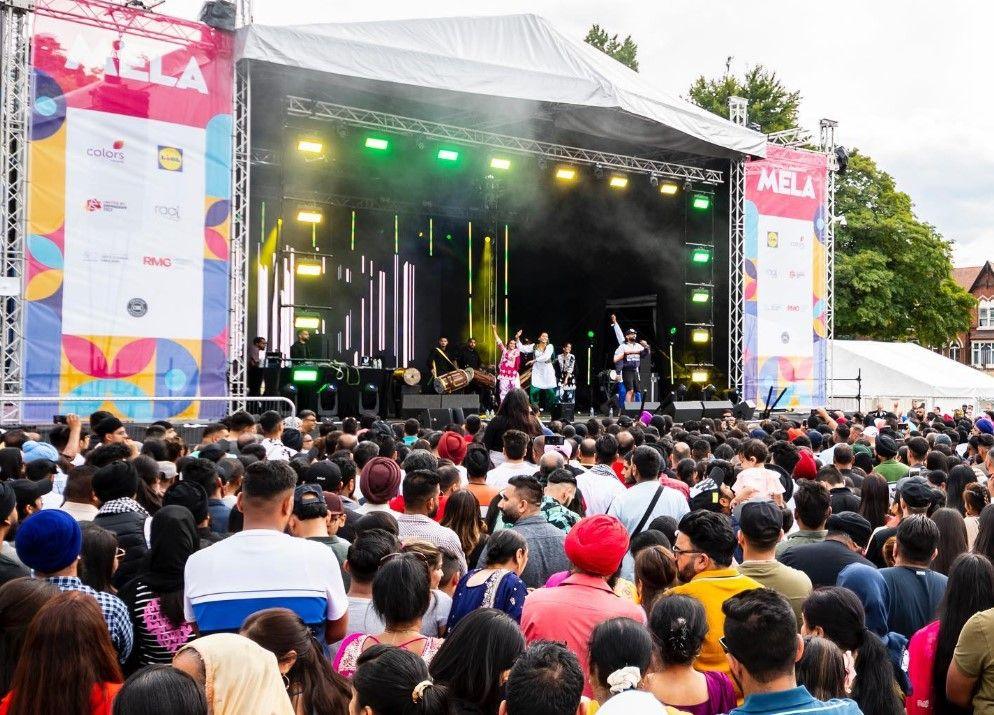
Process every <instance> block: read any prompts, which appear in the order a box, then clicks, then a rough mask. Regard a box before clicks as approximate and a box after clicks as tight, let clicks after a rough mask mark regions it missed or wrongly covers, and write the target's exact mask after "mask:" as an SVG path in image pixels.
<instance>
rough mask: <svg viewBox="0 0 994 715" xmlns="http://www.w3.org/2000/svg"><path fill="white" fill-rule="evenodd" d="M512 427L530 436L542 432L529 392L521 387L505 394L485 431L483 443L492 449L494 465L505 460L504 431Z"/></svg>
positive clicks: (535, 435) (491, 455) (491, 456)
mask: <svg viewBox="0 0 994 715" xmlns="http://www.w3.org/2000/svg"><path fill="white" fill-rule="evenodd" d="M510 429H516V430H520V431H522V432H524V433H525V434H527V435H528V436H529V437H537V436H538V435H540V434H542V426H541V425H540V424H539V422H538V420H537V419H535V417H534V416H532V412H531V403H530V402H529V401H528V393H527V392H525V391H524V390H522V389H521V388H516V389H514V390H511V391H510V392H508V393H507V395H505V396H504V399H503V400H501V403H500V407H498V408H497V414H496V415H494V418H493V419H492V420H490V422H488V423H487V427H486V429H485V430H484V431H483V445H484V446H485V447H486V448H487V449H489V450H490V458H491V460H492V461H493V462H494V466H497V465H498V464H502V463H503V462H504V433H505V432H507V431H508V430H510Z"/></svg>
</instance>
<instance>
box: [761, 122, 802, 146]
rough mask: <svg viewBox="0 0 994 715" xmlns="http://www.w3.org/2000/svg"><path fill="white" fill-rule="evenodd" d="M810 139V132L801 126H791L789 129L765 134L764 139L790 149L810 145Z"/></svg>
mask: <svg viewBox="0 0 994 715" xmlns="http://www.w3.org/2000/svg"><path fill="white" fill-rule="evenodd" d="M811 139H812V137H811V132H809V131H808V130H807V129H802V128H801V127H791V128H790V129H784V130H783V131H779V132H773V133H772V134H767V135H766V140H767V141H768V142H770V143H771V144H779V145H780V146H786V147H791V148H792V149H796V148H799V147H805V146H810V145H811Z"/></svg>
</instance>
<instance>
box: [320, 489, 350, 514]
mask: <svg viewBox="0 0 994 715" xmlns="http://www.w3.org/2000/svg"><path fill="white" fill-rule="evenodd" d="M324 503H325V506H327V507H328V513H329V514H331V515H332V516H339V515H341V514H344V513H345V505H344V504H342V498H341V497H340V496H338V495H337V494H332V493H331V492H325V493H324Z"/></svg>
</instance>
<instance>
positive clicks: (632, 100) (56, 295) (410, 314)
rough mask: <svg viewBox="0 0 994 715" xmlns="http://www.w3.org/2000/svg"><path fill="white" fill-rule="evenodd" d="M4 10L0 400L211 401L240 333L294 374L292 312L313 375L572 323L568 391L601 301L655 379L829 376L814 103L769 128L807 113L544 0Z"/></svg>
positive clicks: (162, 413)
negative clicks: (702, 86) (632, 62)
mask: <svg viewBox="0 0 994 715" xmlns="http://www.w3.org/2000/svg"><path fill="white" fill-rule="evenodd" d="M3 13H4V14H3V28H4V32H5V38H6V41H5V42H4V45H3V52H4V60H5V61H4V65H3V68H4V69H3V71H4V77H3V79H4V87H5V88H9V89H10V91H8V92H6V93H5V95H4V114H3V119H2V126H0V132H2V134H3V139H4V143H3V145H2V146H3V150H2V152H0V163H2V164H3V167H2V168H3V171H4V172H5V174H4V175H5V176H6V177H8V178H9V179H10V182H9V190H10V191H9V193H10V196H11V200H10V201H9V202H6V203H5V204H4V205H3V206H0V212H2V218H3V220H4V226H5V228H6V240H7V251H6V252H5V253H4V261H5V263H4V272H5V275H6V276H7V277H8V279H9V282H10V283H11V285H12V286H15V284H17V285H19V286H20V291H19V292H18V291H17V290H14V289H12V288H10V287H4V286H0V288H3V290H5V291H7V299H6V300H5V301H4V315H3V317H4V321H5V330H3V331H2V332H0V341H2V344H0V352H2V361H0V363H2V365H0V368H2V371H3V374H2V376H0V378H2V379H0V402H2V403H3V412H2V414H0V420H3V419H7V420H11V419H18V418H20V417H29V418H30V419H32V420H40V419H45V417H44V416H45V415H50V414H53V413H62V412H66V411H77V412H84V413H85V412H88V411H90V410H92V409H96V408H97V407H99V406H103V407H105V408H109V409H112V410H115V411H117V412H119V413H121V414H123V415H125V416H127V417H129V418H131V419H133V420H136V421H142V420H149V419H153V418H198V417H199V418H208V417H212V416H216V415H217V414H219V413H221V412H224V411H226V410H227V409H231V408H235V407H239V406H242V405H244V404H246V403H245V397H246V394H247V387H248V380H247V377H248V364H247V350H248V346H249V344H250V342H251V339H252V338H253V337H254V336H256V335H261V336H264V337H266V338H268V339H269V344H270V350H274V351H276V352H278V353H279V354H280V355H279V356H277V357H276V358H275V359H274V362H272V368H271V369H272V370H274V371H275V372H276V374H277V375H278V376H279V377H278V378H277V379H274V380H267V385H268V383H270V382H271V383H272V385H268V389H269V391H270V394H277V395H284V396H285V395H288V394H291V393H292V391H291V390H290V389H289V388H288V387H287V385H288V384H290V385H292V384H294V376H293V375H292V374H290V375H289V380H287V379H285V377H284V376H283V373H282V372H281V368H284V369H285V368H287V367H288V365H287V363H286V357H287V356H288V353H289V349H290V346H291V344H292V342H293V340H294V335H295V330H296V329H298V328H303V327H306V328H309V329H310V330H311V331H312V332H313V333H315V334H316V335H315V338H314V339H313V342H312V347H313V351H312V353H311V355H310V356H309V358H308V360H307V362H308V363H314V364H316V366H317V367H318V368H320V369H319V370H318V371H317V373H318V374H317V375H314V374H313V373H314V371H311V377H312V379H313V380H314V381H320V383H319V384H318V385H317V386H313V387H308V388H306V389H320V388H321V387H323V386H324V385H325V384H333V383H334V381H335V380H338V381H339V383H338V384H340V385H344V386H345V387H348V388H355V387H358V388H360V389H362V390H364V391H366V392H368V391H370V390H366V387H367V386H373V388H374V389H372V390H371V391H373V392H376V393H377V397H378V398H382V399H380V402H382V403H387V402H389V396H388V395H387V394H386V393H387V392H389V390H387V389H386V388H384V387H382V385H384V384H386V385H389V386H391V387H393V386H395V381H393V380H392V377H390V376H391V375H392V371H393V370H394V369H396V368H398V367H407V366H409V365H415V366H418V367H421V368H423V367H424V362H425V360H426V357H427V354H428V352H429V350H430V348H431V346H433V345H434V343H435V341H436V339H437V338H438V337H439V336H441V335H444V336H446V337H448V338H449V340H450V342H451V343H452V344H453V345H454V346H459V345H461V344H463V343H464V342H465V340H466V339H468V338H469V337H474V338H476V339H477V341H478V343H479V344H480V353H481V355H482V357H483V362H484V364H493V363H494V362H495V361H496V358H497V355H496V353H495V347H494V344H493V341H492V338H491V330H490V325H491V324H495V325H497V326H498V329H499V331H500V333H501V335H503V336H505V337H506V336H508V335H513V333H514V332H516V331H517V330H518V329H521V330H523V331H524V333H525V335H526V336H528V337H531V338H535V337H537V336H538V334H539V333H540V332H543V331H545V332H548V333H549V335H550V338H551V342H552V343H553V344H554V345H555V346H556V347H557V348H559V347H561V346H562V345H563V344H564V343H566V342H569V343H571V344H572V346H573V351H574V353H575V354H576V355H577V367H576V374H577V383H578V389H577V402H578V404H579V408H580V411H581V412H585V411H586V410H587V409H588V403H589V402H590V392H589V390H588V385H589V384H590V383H591V382H596V381H597V378H598V374H599V373H600V372H601V371H602V370H603V369H605V368H609V367H611V365H610V355H611V353H612V352H613V350H614V348H615V339H614V336H613V332H612V331H611V330H610V327H609V322H608V316H609V315H610V314H612V313H616V314H617V315H618V318H619V322H620V323H621V324H622V326H623V327H625V328H628V327H634V328H636V329H637V330H638V331H639V334H640V337H641V338H644V339H646V340H648V342H649V343H650V345H651V346H652V360H651V361H646V362H647V364H646V366H645V374H644V375H643V378H642V385H643V387H644V388H645V389H646V392H647V393H648V394H647V397H648V399H650V400H652V398H655V400H653V401H663V400H665V398H666V397H667V395H669V393H670V392H671V390H672V389H674V386H683V387H685V388H686V390H687V393H688V396H695V395H696V394H697V393H699V392H700V391H701V390H702V388H704V387H706V386H708V385H713V386H714V387H715V389H716V391H717V392H718V393H719V394H720V392H721V391H723V390H726V389H729V390H734V391H736V392H738V393H739V394H741V395H742V396H743V397H751V398H753V399H757V400H758V401H761V400H762V397H763V395H765V394H766V393H767V389H768V388H769V387H771V386H776V387H777V388H778V390H779V389H780V388H786V389H787V391H788V392H787V393H786V404H787V405H789V406H795V407H796V406H798V405H803V404H809V403H816V402H818V400H819V398H823V396H824V394H825V375H826V365H827V362H828V360H829V359H830V356H829V355H828V354H827V352H826V348H825V346H826V344H827V341H828V339H830V338H831V333H832V316H831V311H832V303H833V294H832V290H833V282H832V271H833V260H832V251H833V239H832V232H833V228H832V227H833V224H834V216H833V201H834V188H833V187H834V184H833V181H834V178H833V177H834V172H833V169H834V168H835V163H834V154H833V152H834V149H835V140H834V123H833V122H828V121H827V120H826V121H823V123H822V135H821V137H820V146H821V147H822V149H821V151H807V150H801V149H793V148H785V146H787V147H796V146H799V145H802V144H811V143H812V140H811V137H810V136H809V135H808V134H806V133H805V132H802V131H800V130H791V131H789V132H786V133H781V134H779V135H771V136H769V137H768V136H766V135H764V134H762V133H760V132H757V131H754V130H753V129H750V128H747V126H746V124H747V107H746V103H745V101H744V100H740V99H738V98H732V100H731V102H730V115H731V121H729V120H726V119H723V118H721V117H718V116H716V115H713V114H710V113H708V112H706V111H705V110H703V109H700V108H699V107H696V106H694V105H692V104H689V103H688V102H686V101H684V100H682V99H679V98H676V97H673V96H670V95H668V94H666V93H665V92H662V91H660V90H659V89H658V88H657V87H655V86H653V85H652V84H651V83H649V82H648V81H647V80H645V79H644V78H642V77H641V76H639V75H638V74H636V73H634V72H632V71H630V70H628V69H627V68H625V67H624V66H622V65H620V64H619V63H617V62H615V61H614V60H613V59H611V58H609V57H607V56H606V55H604V54H602V53H600V52H599V51H597V50H596V49H594V48H592V47H590V46H589V45H586V44H585V43H582V42H580V41H578V40H576V39H573V38H571V37H568V36H566V35H563V34H561V33H560V32H559V31H558V30H557V29H556V28H554V27H553V26H551V25H550V24H549V23H548V22H546V21H545V20H543V19H542V18H539V17H536V16H532V15H512V16H503V17H481V18H447V19H425V20H413V21H404V22H377V23H356V24H346V25H342V24H339V25H336V24H326V25H320V24H316V25H309V26H301V27H270V26H262V25H249V26H246V27H243V28H241V29H240V30H239V31H238V33H237V35H233V34H231V33H230V32H228V31H226V30H225V29H223V27H221V26H220V25H219V26H218V27H213V26H212V27H208V26H207V25H204V24H201V23H195V22H189V21H185V20H178V19H176V18H170V17H168V16H164V15H156V14H154V13H149V12H147V11H142V10H138V9H134V8H124V7H122V6H121V5H117V4H115V3H109V2H105V1H104V0H38V2H36V3H35V4H34V6H33V8H32V9H30V10H28V9H25V8H23V7H20V5H18V4H16V3H15V4H7V5H5V6H4V8H3ZM30 38H34V44H33V54H30V53H29V52H28V48H29V44H28V40H29V39H30ZM81 38H82V39H81ZM67 48H69V49H68V50H67ZM523 58H527V59H523ZM32 78H34V79H33V80H32ZM32 88H33V91H34V92H35V95H34V96H31V95H30V94H29V90H31V89H32ZM32 107H33V108H35V110H36V111H35V113H34V115H31V114H30V111H29V110H30V109H31V108H32ZM229 107H230V116H229V115H228V114H226V113H225V112H226V111H227V110H228V108H229ZM69 129H71V131H69ZM67 135H69V136H72V137H75V139H74V140H73V141H70V142H68V143H67V141H66V136H67ZM229 142H230V144H229ZM764 157H766V158H765V159H764ZM29 176H30V177H31V181H30V187H31V191H30V193H29V192H28V191H27V187H28V186H29V182H28V177H29ZM91 187H104V189H106V190H105V191H103V192H102V193H100V195H99V196H98V195H97V194H96V193H95V192H94V190H93V188H91ZM84 199H85V200H84ZM125 239H127V240H125ZM761 239H762V240H761ZM94 266H100V275H99V276H96V275H92V274H90V273H89V272H90V271H92V270H93V267H94ZM808 267H810V269H809V268H808ZM107 285H113V286H117V289H116V291H114V292H113V293H112V294H110V295H108V293H107V291H106V290H104V289H103V286H107ZM177 286H182V287H183V289H182V290H180V291H178V292H177V291H176V287H177ZM16 287H17V286H15V288H16ZM365 365H369V367H368V368H365V367H362V366H365ZM357 368H361V369H370V370H373V369H375V370H380V371H381V374H378V376H377V378H376V379H375V380H374V379H370V380H364V379H363V378H362V375H361V374H359V373H356V369H357ZM328 369H330V370H331V373H330V374H331V375H332V378H330V379H329V378H327V375H328V374H329V373H328V372H327V371H326V370H328ZM650 371H651V372H652V373H653V374H654V375H656V376H658V382H657V381H655V380H653V379H652V378H651V377H650V375H649V374H648V373H649V372H650ZM297 377H298V378H300V377H302V376H301V375H298V376H297ZM671 378H672V379H671ZM377 386H379V387H377ZM205 397H206V398H212V400H214V401H210V400H202V399H201V398H205ZM146 398H147V401H146ZM226 399H227V400H229V402H228V404H227V405H225V404H223V403H224V400H226ZM295 399H296V397H295ZM594 404H595V406H596V407H600V406H601V404H602V403H601V400H600V399H599V398H598V397H596V396H595V398H594ZM364 406H365V403H363V404H361V405H360V409H362V408H363V407H364ZM379 406H380V405H377V407H379Z"/></svg>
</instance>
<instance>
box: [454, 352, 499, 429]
mask: <svg viewBox="0 0 994 715" xmlns="http://www.w3.org/2000/svg"><path fill="white" fill-rule="evenodd" d="M459 367H461V368H464V369H465V368H471V369H472V370H479V369H481V368H482V367H483V359H482V358H481V357H480V353H479V351H478V350H477V349H476V338H470V339H469V340H467V341H466V344H465V345H464V346H463V349H462V350H461V351H460V353H459ZM466 393H467V394H473V393H476V394H477V395H479V396H480V407H482V408H483V409H484V410H485V411H487V412H489V411H490V410H492V409H493V402H494V395H493V391H492V390H491V389H490V388H489V387H487V386H486V385H482V384H480V383H479V382H476V381H474V382H473V383H472V384H471V385H468V386H467V387H466Z"/></svg>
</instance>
